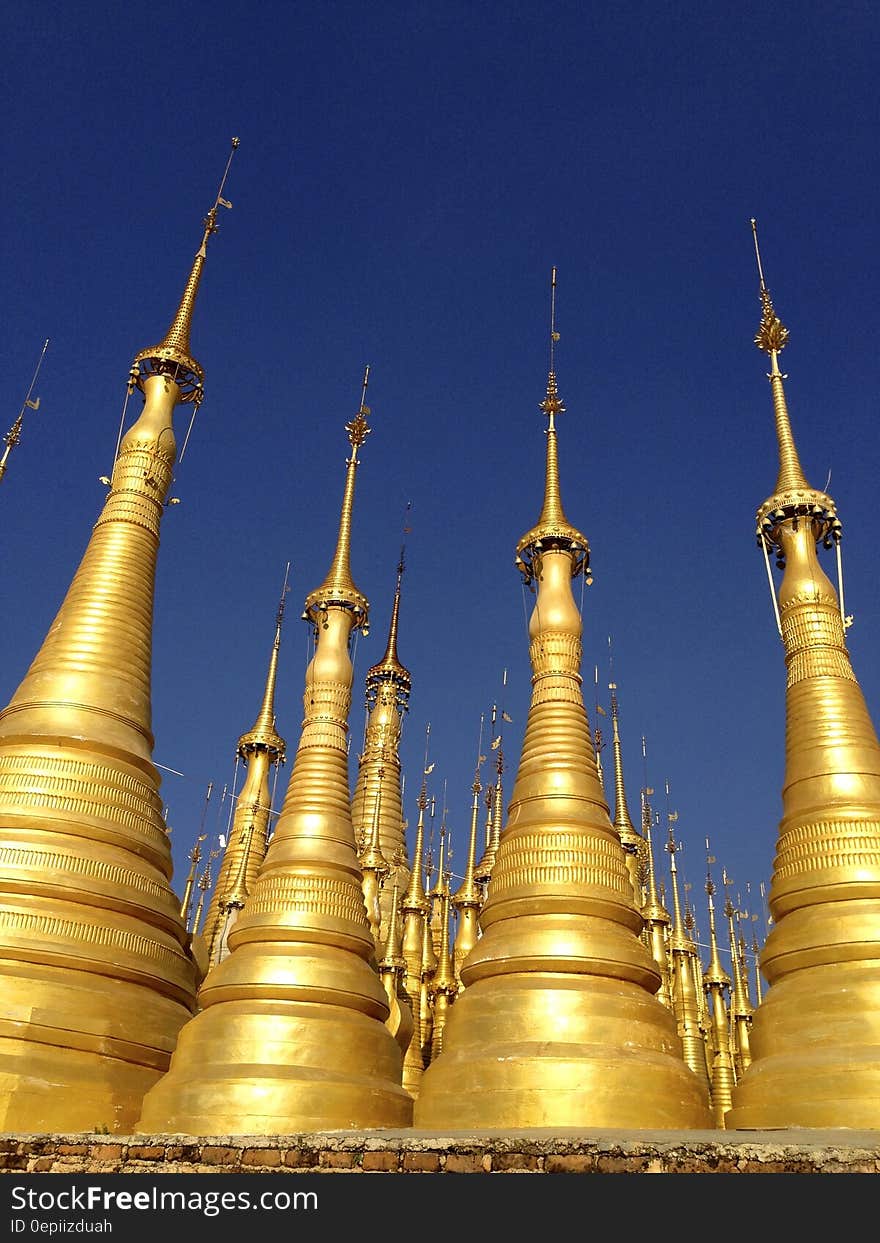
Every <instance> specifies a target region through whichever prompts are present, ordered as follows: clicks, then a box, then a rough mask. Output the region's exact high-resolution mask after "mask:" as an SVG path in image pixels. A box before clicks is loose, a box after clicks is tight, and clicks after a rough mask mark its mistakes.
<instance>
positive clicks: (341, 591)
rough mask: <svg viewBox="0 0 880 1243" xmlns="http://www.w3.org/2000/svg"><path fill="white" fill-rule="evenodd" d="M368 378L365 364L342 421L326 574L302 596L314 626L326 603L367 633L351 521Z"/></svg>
mask: <svg viewBox="0 0 880 1243" xmlns="http://www.w3.org/2000/svg"><path fill="white" fill-rule="evenodd" d="M369 379H370V367H369V364H368V365H367V366H366V367H365V368H364V379H363V386H362V389H361V402H360V406H359V408H358V412H357V414H356V415H355V416H354V418H353V419H351V420H350V422H348V423H346V425H345V430H346V433H347V435H348V443H349V444H350V445H351V455H350V456H349V457H348V458H346V462H345V467H346V475H345V492H344V495H343V498H342V512H341V514H340V518H339V535H338V537H337V540H336V552H335V553H334V556H333V561H332V562H331V565H330V569H329V570H328V572H327V577H326V578H325V579H324V581H323V583H322V584H321V586H320V587H318V588H317V590H316V591H313V592H312V593H311V594H310V595H309V596H308V597H307V599H306V604H305V611H304V613H303V617H304V618H305V619H307V620H309V621H311V622H312V623H313V624H314V625H315V626H318V625H321V624H324V623H323V621H322V614H325V613H326V611H327V608H328V606H329V605H331V604H333V605H336V606H337V607H339V608H345V609H350V610H351V612H352V613H353V615H354V627H353V628H354V629H357V628H359V627H360V628H362V629H363V632H364V634H367V632H368V618H369V602H368V600H367V599H366V597H365V596H363V595H362V594H361V593H360V591H358V589H357V587H355V585H354V581H353V580H352V577H351V524H352V512H353V508H354V485H355V476H356V474H357V468H358V466H359V465H360V459H359V458H358V449H359V448H360V447H361V446H362V445H363V443H364V441H365V440H366V439H367V436H369V434H370V432H371V430H372V428H371V427H370V426H369V424H368V423H367V416H368V415H369V414H370V407H369V406H368V405H367V385H368V383H369Z"/></svg>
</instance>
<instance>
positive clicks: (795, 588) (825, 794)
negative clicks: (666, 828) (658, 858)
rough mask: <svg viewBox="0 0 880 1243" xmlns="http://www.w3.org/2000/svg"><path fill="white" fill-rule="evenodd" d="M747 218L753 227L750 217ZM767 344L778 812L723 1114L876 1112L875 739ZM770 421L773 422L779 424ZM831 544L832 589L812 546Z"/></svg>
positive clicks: (879, 755)
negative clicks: (742, 1027) (775, 468)
mask: <svg viewBox="0 0 880 1243" xmlns="http://www.w3.org/2000/svg"><path fill="white" fill-rule="evenodd" d="M752 230H753V234H754V236H755V237H757V231H756V226H755V224H754V222H753V223H752ZM758 261H759V269H758V272H759V277H760V283H761V302H762V310H763V318H762V331H760V332H759V333H758V337H757V338H756V340H757V343H758V345H759V347H760V348H761V349H762V350H764V351H765V352H766V353H768V354H769V355H770V359H771V374H770V380H771V386H772V392H773V402H774V411H775V414H776V419H777V439H778V441H779V454H780V474H779V481H778V482H777V490H776V492H775V494H774V495H773V496H771V497H770V498H769V499H768V500H767V501H765V502H764V504H763V505H762V506H761V507H760V508H759V510H758V512H757V537H758V543H759V547H761V549H762V551H763V553H764V556H765V559H766V560H767V573H768V575H769V576H771V588H772V587H773V580H772V574H771V570H770V567H769V554H770V553H771V552H775V554H776V561H777V565H778V566H779V567H780V568H781V569H782V570H783V574H782V579H781V582H780V584H779V588H778V601H777V600H776V598H775V596H774V607H775V610H776V616H777V625H778V627H779V631H780V634H781V637H782V644H783V647H784V651H785V665H786V670H787V680H786V692H785V695H786V700H785V703H786V729H785V776H784V781H783V787H782V817H781V820H780V823H779V828H778V836H777V840H776V850H775V858H774V865H773V876H772V880H771V884H770V893H769V904H770V910H771V913H772V916H773V927H772V930H771V931H770V934H769V935H768V937H767V940H766V942H765V944H764V947H763V950H762V951H761V971H762V973H763V975H764V978H765V980H766V981H767V984H768V989H767V993H766V995H765V996H764V998H763V1000H762V1001H761V1003H760V1004H759V1005H758V1007H757V1008H756V1010H755V1012H754V1016H753V1020H752V1022H751V1029H750V1031H749V1043H750V1052H751V1058H752V1060H751V1064H750V1065H749V1066H748V1068H747V1069H746V1070H745V1073H744V1074H743V1075H742V1076H741V1078H739V1079H738V1081H737V1085H736V1088H735V1090H734V1095H733V1106H732V1108H731V1110H730V1112H729V1114H728V1116H727V1125H728V1127H737V1128H739V1127H749V1128H752V1127H797V1126H803V1127H865V1128H873V1127H880V743H878V739H877V733H876V730H875V727H874V724H873V722H872V720H871V716H870V713H869V711H868V708H867V705H866V703H865V699H864V696H863V694H862V691H861V688H860V686H859V684H858V681H857V679H856V675H855V673H854V671H853V668H852V663H851V660H850V655H849V652H848V650H847V645H846V629H847V625H848V623H849V620H850V619H849V618H848V617H847V616H846V614H845V610H844V603H843V586H842V573H841V561H840V536H841V530H842V527H841V523H840V520H839V519H838V518H837V514H836V509H835V506H834V502H833V501H832V500H831V498H830V497H829V496H827V495H826V494H825V493H824V492H815V491H814V490H813V489H811V488H810V487H809V486H807V485H806V484H805V482H804V481H803V472H801V474H800V475H798V474H797V470H796V467H795V466H794V463H795V462H796V461H797V458H796V454H795V452H794V445H793V440H792V439H791V431H790V426H788V423H787V411H786V412H785V417H782V416H781V415H780V409H781V407H783V406H784V398H783V397H782V381H783V377H782V376H781V375H780V376H777V375H776V372H777V371H778V367H777V366H774V363H775V359H776V355H777V354H778V352H779V349H780V348H781V342H780V336H779V333H778V331H777V333H776V335H773V334H772V333H771V334H767V333H764V332H763V325H764V320H765V319H766V318H767V298H766V297H765V293H766V290H765V286H764V278H763V270H762V269H761V267H760V255H758ZM780 420H781V423H780ZM819 543H821V544H822V545H823V547H825V548H826V549H831V548H834V549H835V550H836V555H837V576H838V593H835V590H834V587H833V586H832V583H831V581H830V580H829V578H828V577H827V575H826V574H825V572H824V570H823V569H822V567H821V566H820V564H819V557H818V554H817V547H818V545H819Z"/></svg>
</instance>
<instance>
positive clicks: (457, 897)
mask: <svg viewBox="0 0 880 1243" xmlns="http://www.w3.org/2000/svg"><path fill="white" fill-rule="evenodd" d="M483 723H484V718H483V717H482V716H481V717H480V739H479V742H478V743H477V766H476V770H475V772H474V780H473V784H472V786H471V791H472V794H473V799H472V802H471V829H470V834H469V836H468V855H467V863H466V864H465V869H464V877H463V878H462V882H461V884H460V885H459V887H458V889H457V890H456V891H455V893H454V894H453V896H452V905H453V907H454V909H455V912H456V915H457V916H458V927H457V929H456V933H455V946H454V952H453V969H454V972H455V978H456V980H457V981H458V985H459V987H462V985H461V964H462V963H463V962H464V960H465V958H467V956H468V954H469V953H470V952H471V950H472V949H473V948H474V946H475V945H476V943H477V938H478V937H479V927H478V916H479V913H480V907H481V906H482V903H483V894H482V890H481V889H480V886H479V884H478V883H477V880H476V878H475V876H474V869H475V867H476V857H477V822H478V820H479V816H480V794H481V792H482V789H483V785H482V782H481V781H480V770H481V768H482V766H483V764H484V763H485V760H486V757H485V755H482V754H481V752H482V749H483Z"/></svg>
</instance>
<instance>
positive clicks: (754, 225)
mask: <svg viewBox="0 0 880 1243" xmlns="http://www.w3.org/2000/svg"><path fill="white" fill-rule="evenodd" d="M751 225H752V237H753V238H754V239H755V258H756V259H757V261H758V276H759V278H760V281H761V292H762V293H763V292H764V291H765V290H766V288H767V286H766V285H765V284H764V269H763V268H762V267H761V251H760V250H759V248H758V222H757V220H756V219H755V217H754V216H752V220H751Z"/></svg>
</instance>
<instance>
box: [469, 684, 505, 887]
mask: <svg viewBox="0 0 880 1243" xmlns="http://www.w3.org/2000/svg"><path fill="white" fill-rule="evenodd" d="M501 685H502V689H503V690H504V691H506V689H507V670H506V669H505V670H504V676H503V677H502V680H501ZM497 714H498V706H497V704H496V705H493V707H492V750H493V751H494V752H495V785H494V786H492V787H490V789H491V791H492V800H491V815H492V824H491V829H490V832H489V840H488V842H487V843H486V849H485V851H484V852H483V856H482V858H481V859H480V861H479V863H478V864H477V866H476V867H475V868H474V879H475V880H476V881H477V883H478V884H479V885H481V886H482V894H481V903H482V902H484V901H485V899H486V886H487V885H488V883H489V877H490V876H491V875H492V869H493V867H494V866H495V859H496V857H497V855H498V846H499V844H500V842H501V827H502V823H503V818H504V723H505V721H506V722H508V723H509V722H510V720H511V718H510V717H509V716H508V714H507V712H506V711H505V709H504V700H503V699H502V701H501V712H500V720H498V716H497ZM496 723H497V725H498V733H497V734H496V733H495V726H496ZM488 805H489V804H488V800H487V806H488Z"/></svg>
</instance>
